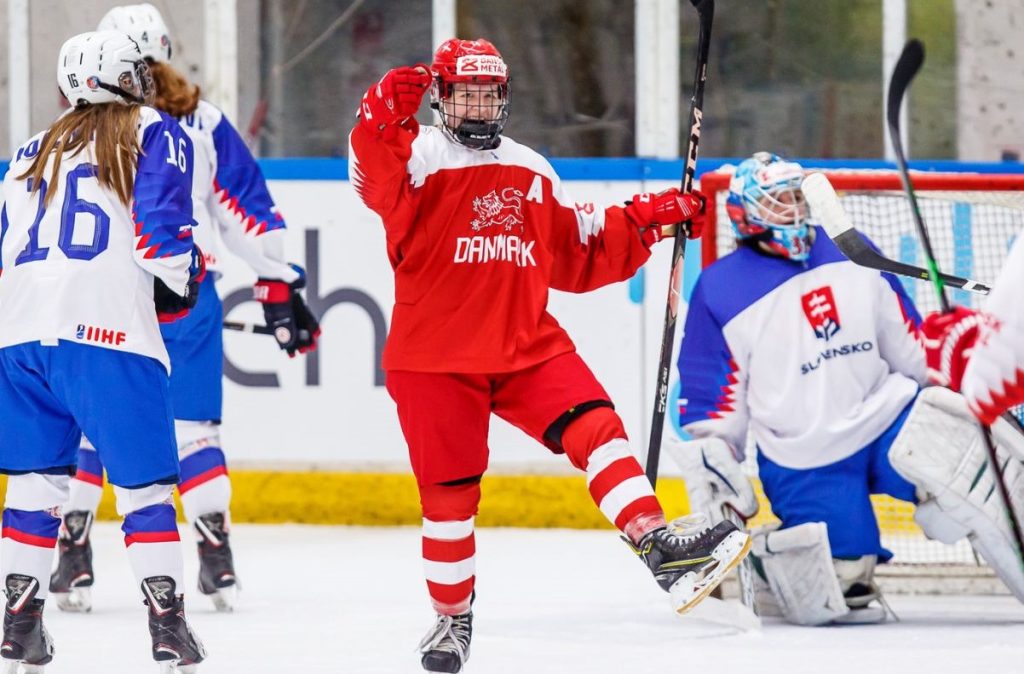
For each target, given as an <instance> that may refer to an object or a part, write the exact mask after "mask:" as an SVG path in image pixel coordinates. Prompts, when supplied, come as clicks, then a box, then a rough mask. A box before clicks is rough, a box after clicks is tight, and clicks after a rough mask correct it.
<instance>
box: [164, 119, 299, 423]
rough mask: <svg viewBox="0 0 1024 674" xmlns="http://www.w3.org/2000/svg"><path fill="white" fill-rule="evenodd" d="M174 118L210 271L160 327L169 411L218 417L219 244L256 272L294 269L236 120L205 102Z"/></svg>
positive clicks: (279, 274)
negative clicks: (191, 162)
mask: <svg viewBox="0 0 1024 674" xmlns="http://www.w3.org/2000/svg"><path fill="white" fill-rule="evenodd" d="M179 121H180V123H181V127H182V128H183V129H184V131H185V133H187V134H188V136H189V138H191V139H192V142H193V144H194V146H195V154H196V168H195V174H194V179H193V185H192V200H193V212H194V214H195V218H196V221H197V223H198V224H197V226H196V229H195V237H196V242H197V243H198V244H199V248H200V249H201V250H202V251H203V254H204V256H205V257H206V265H207V269H208V270H209V271H211V272H213V273H212V274H211V275H210V276H209V277H208V279H207V280H206V281H205V284H206V288H205V290H207V291H208V292H204V293H200V295H199V304H198V306H196V308H195V309H194V310H193V311H192V312H190V313H189V315H188V316H186V317H185V318H184V319H183V320H181V321H178V322H176V323H171V324H168V325H165V326H163V329H162V331H163V335H164V339H165V342H166V344H167V350H168V351H169V352H170V355H171V361H172V362H173V363H174V365H175V373H174V375H173V376H172V377H171V394H172V397H173V400H174V415H175V418H176V419H184V420H191V421H220V416H221V404H222V389H223V387H222V383H221V382H222V374H223V358H224V350H223V342H222V336H221V330H222V328H221V323H222V319H223V309H222V307H221V302H220V298H219V296H218V295H217V293H216V290H215V287H214V281H215V277H217V276H218V273H217V272H218V269H219V250H220V247H221V244H223V245H224V247H226V248H227V249H228V250H229V251H230V252H232V253H234V254H235V255H237V256H239V257H240V258H242V259H243V260H244V261H245V262H246V263H247V264H248V265H249V266H250V267H251V268H252V269H253V271H255V272H256V275H257V276H259V277H261V278H271V279H280V280H282V281H285V282H287V283H291V282H293V281H295V280H296V279H297V278H298V273H297V272H296V271H295V270H294V269H292V268H291V267H290V266H289V265H288V263H287V262H285V261H284V234H285V221H284V218H282V217H281V214H280V213H278V211H277V207H276V206H275V205H274V200H273V198H271V196H270V192H269V191H268V190H267V184H266V181H265V180H264V178H263V174H262V173H261V172H260V168H259V165H258V164H257V163H256V160H255V159H253V156H252V153H250V152H249V148H248V147H246V145H245V142H244V141H243V140H242V137H241V136H240V135H239V134H238V131H236V130H235V127H234V126H232V125H231V122H230V121H229V120H228V119H227V118H226V117H225V116H224V114H223V113H222V112H221V111H220V110H218V109H217V108H216V107H214V106H213V105H211V104H209V103H207V102H206V101H200V102H199V106H198V107H197V108H196V111H195V112H194V113H193V114H191V115H187V116H185V117H182V118H181V119H180V120H179Z"/></svg>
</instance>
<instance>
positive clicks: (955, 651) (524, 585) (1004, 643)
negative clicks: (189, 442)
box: [46, 523, 1024, 674]
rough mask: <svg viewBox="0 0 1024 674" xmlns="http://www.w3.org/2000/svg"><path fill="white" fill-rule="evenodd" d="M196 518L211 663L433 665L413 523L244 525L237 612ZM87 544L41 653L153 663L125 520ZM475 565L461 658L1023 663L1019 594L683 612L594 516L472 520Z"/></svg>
mask: <svg viewBox="0 0 1024 674" xmlns="http://www.w3.org/2000/svg"><path fill="white" fill-rule="evenodd" d="M187 533H188V532H187V531H185V530H183V531H182V540H183V541H187V542H188V548H187V553H186V557H185V560H186V566H185V572H186V577H187V585H188V589H189V594H188V595H187V605H188V610H189V613H190V615H191V619H192V622H193V625H194V626H195V627H196V630H197V631H198V632H199V634H200V635H201V636H202V638H203V640H204V641H205V643H206V646H207V649H208V651H209V653H210V657H209V659H208V660H207V661H206V663H204V664H203V665H200V667H199V672H201V673H202V674H217V673H229V672H230V673H232V674H250V673H254V672H266V673H268V674H269V673H271V672H274V673H277V672H301V673H306V672H346V673H349V672H352V673H359V674H361V673H363V672H366V673H370V672H389V673H390V672H398V673H406V672H410V673H412V672H420V671H422V670H421V669H420V667H419V657H418V655H417V654H416V653H415V652H414V648H415V646H416V644H417V643H418V641H419V639H420V637H422V636H423V634H424V633H425V632H426V630H427V628H428V627H429V626H430V625H431V623H432V613H431V611H430V609H429V605H428V602H427V596H426V588H425V586H424V583H423V580H422V576H421V563H420V557H419V554H420V538H419V531H418V530H417V529H411V528H401V529H395V528H387V529H370V528H347V527H312V526H291V525H287V526H264V525H260V526H257V525H237V526H236V527H235V528H234V534H233V538H234V543H233V545H234V547H235V554H236V560H237V567H238V572H239V576H240V578H241V579H242V583H243V585H244V591H243V594H242V596H241V603H240V606H239V608H238V610H237V611H236V612H235V613H233V614H227V615H225V614H218V613H215V612H214V611H213V609H212V606H211V605H210V603H209V602H208V600H207V599H206V598H205V597H202V596H200V595H198V593H197V592H195V591H193V590H192V587H193V586H194V582H195V574H196V565H197V562H196V556H195V551H194V548H193V547H192V539H191V536H187ZM93 548H94V551H95V567H96V572H97V578H98V579H97V584H96V586H95V588H94V590H93V602H94V609H93V612H92V613H91V614H86V615H73V614H63V613H61V612H60V611H58V610H57V609H56V607H55V606H48V607H47V613H46V620H47V624H48V626H49V629H50V632H51V633H52V634H53V637H54V640H55V641H56V647H57V654H56V658H55V660H54V662H53V664H52V665H50V666H49V667H47V669H46V671H47V673H48V674H61V673H62V672H69V673H70V672H76V673H78V672H103V673H109V674H128V673H131V674H140V673H141V674H145V672H153V673H154V674H155V672H156V671H157V666H156V665H155V664H154V663H153V662H152V660H150V659H149V658H150V656H149V635H148V632H147V630H146V616H145V612H144V608H143V607H142V605H141V603H140V599H139V597H138V596H137V593H136V591H135V588H134V580H133V579H132V577H131V573H130V570H129V567H128V562H127V556H126V555H125V552H124V548H123V543H122V540H121V536H120V531H119V530H118V529H117V527H116V525H114V524H111V523H99V524H98V525H97V526H96V528H95V531H94V535H93ZM477 578H478V584H477V589H478V593H479V598H478V600H477V603H476V606H475V613H476V617H475V622H474V630H475V631H474V639H473V652H472V657H471V659H470V661H469V664H468V666H467V669H466V672H467V674H503V673H505V672H509V673H519V672H529V673H531V674H542V673H546V672H550V673H556V672H557V673H559V674H562V673H565V672H587V673H589V674H625V673H629V674H644V673H650V674H677V673H678V674H704V673H707V674H723V673H732V672H736V673H739V674H798V673H801V672H814V673H815V674H823V673H828V674H845V673H849V674H887V673H889V672H891V673H893V674H944V673H949V674H954V673H955V674H965V673H971V672H975V673H982V674H1003V673H1007V674H1009V673H1017V674H1019V673H1022V672H1024V606H1021V605H1020V604H1019V603H1017V602H1016V601H1015V600H1014V599H1012V598H1009V597H957V598H950V597H917V598H913V597H903V596H892V597H890V601H891V603H892V606H893V608H894V609H895V610H896V612H897V613H898V614H899V615H900V617H901V618H902V622H901V623H890V624H886V625H881V626H878V625H875V626H863V627H842V628H797V627H791V626H787V625H782V624H778V623H768V624H766V625H765V626H764V628H763V630H761V631H760V632H751V633H737V632H736V631H735V630H731V629H729V628H727V627H723V626H721V625H718V624H714V623H709V622H707V621H704V620H700V619H696V618H678V617H676V616H675V615H674V614H673V613H672V612H671V610H670V609H669V607H668V603H667V601H668V599H667V595H665V594H664V593H662V592H661V591H660V590H659V589H658V588H657V586H656V585H655V584H654V582H653V580H652V579H651V576H650V573H649V572H648V571H647V570H646V569H645V568H644V567H643V566H642V565H641V564H640V563H639V562H638V561H637V560H636V559H635V558H634V557H633V556H632V554H631V553H630V552H629V551H628V550H627V548H626V547H625V546H624V545H623V544H622V543H621V542H620V541H619V540H618V539H617V538H616V536H615V535H614V534H612V533H610V532H595V531H553V530H509V529H481V530H478V532H477ZM48 603H50V604H52V602H48Z"/></svg>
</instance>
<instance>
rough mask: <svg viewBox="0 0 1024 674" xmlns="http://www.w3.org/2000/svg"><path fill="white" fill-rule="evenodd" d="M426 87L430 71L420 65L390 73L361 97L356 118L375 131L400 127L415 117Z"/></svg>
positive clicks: (427, 86)
mask: <svg viewBox="0 0 1024 674" xmlns="http://www.w3.org/2000/svg"><path fill="white" fill-rule="evenodd" d="M429 88H430V69H429V68H427V66H425V65H423V64H422V63H420V64H417V65H415V66H412V67H402V68H395V69H394V70H389V71H388V72H387V74H386V75H384V77H382V78H381V80H380V82H378V83H377V84H374V85H373V86H372V87H370V88H369V90H368V91H367V92H366V93H365V94H364V95H363V103H362V106H361V108H360V114H359V117H360V119H361V120H362V121H363V123H364V124H367V125H368V126H370V127H371V128H373V129H376V130H378V131H380V130H381V129H383V128H384V127H386V126H391V125H393V124H400V123H401V122H403V121H405V120H406V119H408V118H409V117H412V116H413V115H415V114H416V112H417V111H418V110H419V109H420V101H422V100H423V94H425V93H427V89H429Z"/></svg>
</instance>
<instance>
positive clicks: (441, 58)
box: [430, 38, 509, 150]
mask: <svg viewBox="0 0 1024 674" xmlns="http://www.w3.org/2000/svg"><path fill="white" fill-rule="evenodd" d="M430 70H431V74H432V75H433V78H434V85H433V88H432V90H431V96H430V98H431V100H430V105H431V107H433V108H434V109H435V110H437V111H438V114H439V115H440V117H441V126H442V128H443V129H444V131H445V133H446V134H448V136H449V137H450V138H452V140H454V141H456V142H457V143H461V144H462V145H465V146H466V147H469V148H472V149H474V150H489V149H492V148H495V147H498V145H499V144H500V143H501V132H502V130H503V129H504V128H505V122H507V121H508V113H509V109H508V98H509V96H508V94H509V87H508V82H509V76H508V66H507V65H506V64H505V60H504V59H503V58H501V53H500V52H499V51H498V50H497V49H496V48H495V46H494V45H493V44H491V43H490V42H488V41H487V40H482V39H481V40H459V39H455V38H453V39H451V40H447V41H445V42H444V43H442V44H441V46H440V47H438V48H437V51H436V52H435V53H434V61H433V63H431V65H430ZM457 84H466V85H497V88H496V89H494V90H490V89H489V88H488V90H487V92H486V93H487V100H485V101H483V102H482V103H481V102H479V101H477V102H474V103H472V104H470V103H468V102H467V101H463V100H459V97H457V96H456V97H454V98H453V94H454V93H455V92H456V89H455V85H457Z"/></svg>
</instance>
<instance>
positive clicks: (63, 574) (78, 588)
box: [50, 510, 94, 613]
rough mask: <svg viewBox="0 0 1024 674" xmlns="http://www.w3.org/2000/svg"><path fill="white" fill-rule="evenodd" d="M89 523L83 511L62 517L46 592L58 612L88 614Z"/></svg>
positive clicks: (90, 572) (89, 578) (89, 596)
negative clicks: (53, 565)
mask: <svg viewBox="0 0 1024 674" xmlns="http://www.w3.org/2000/svg"><path fill="white" fill-rule="evenodd" d="M92 521H93V515H92V513H91V512H89V511H87V510H75V511H72V512H69V513H67V514H66V515H65V516H64V523H63V525H62V530H61V535H60V537H59V538H58V539H57V568H56V569H55V570H54V572H53V575H51V576H50V592H51V593H52V594H53V598H54V601H56V602H57V608H59V609H60V610H62V611H71V612H73V613H87V612H89V611H91V610H92V583H93V578H94V577H93V571H92V544H91V543H90V542H89V531H90V529H91V528H92Z"/></svg>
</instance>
